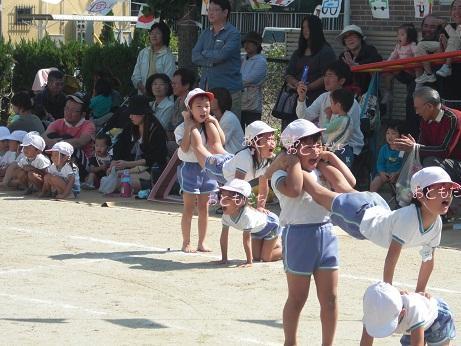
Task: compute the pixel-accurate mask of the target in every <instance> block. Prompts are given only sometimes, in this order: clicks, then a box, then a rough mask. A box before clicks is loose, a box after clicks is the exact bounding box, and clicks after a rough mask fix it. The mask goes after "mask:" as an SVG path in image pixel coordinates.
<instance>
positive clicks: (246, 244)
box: [239, 230, 253, 267]
mask: <svg viewBox="0 0 461 346" xmlns="http://www.w3.org/2000/svg"><path fill="white" fill-rule="evenodd" d="M242 242H243V248H244V249H245V255H246V256H247V261H246V263H244V264H242V265H240V266H239V267H251V266H252V264H253V253H252V251H251V232H250V231H249V230H248V231H243V239H242Z"/></svg>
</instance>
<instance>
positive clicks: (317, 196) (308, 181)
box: [303, 172, 339, 210]
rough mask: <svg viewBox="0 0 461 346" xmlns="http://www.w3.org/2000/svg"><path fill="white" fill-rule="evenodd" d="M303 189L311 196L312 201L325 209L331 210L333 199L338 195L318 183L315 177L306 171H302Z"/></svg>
mask: <svg viewBox="0 0 461 346" xmlns="http://www.w3.org/2000/svg"><path fill="white" fill-rule="evenodd" d="M303 190H304V191H306V192H307V193H308V194H309V195H311V196H312V198H313V199H314V201H316V202H317V203H318V204H320V205H321V206H323V207H324V208H325V209H327V210H331V203H332V202H333V199H334V198H335V197H336V196H338V195H339V193H337V192H333V191H330V190H328V189H327V188H325V187H323V186H322V185H320V184H318V183H317V182H316V181H315V178H314V177H313V176H312V175H310V174H309V173H308V172H303Z"/></svg>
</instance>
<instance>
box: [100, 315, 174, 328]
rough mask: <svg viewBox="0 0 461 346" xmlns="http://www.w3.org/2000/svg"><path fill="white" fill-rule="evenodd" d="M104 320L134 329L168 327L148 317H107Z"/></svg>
mask: <svg viewBox="0 0 461 346" xmlns="http://www.w3.org/2000/svg"><path fill="white" fill-rule="evenodd" d="M104 321H107V322H110V323H113V324H116V325H119V326H122V327H127V328H133V329H163V328H168V327H167V326H164V325H163V324H160V323H157V322H154V321H151V320H148V319H146V318H122V319H106V320H104Z"/></svg>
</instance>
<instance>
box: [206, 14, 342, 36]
mask: <svg viewBox="0 0 461 346" xmlns="http://www.w3.org/2000/svg"><path fill="white" fill-rule="evenodd" d="M308 14H309V13H300V12H293V13H284V12H233V13H231V15H230V19H229V21H230V22H231V23H232V24H234V25H235V27H236V28H237V29H239V31H240V32H241V33H247V32H249V31H256V32H259V33H262V32H263V30H264V28H265V27H266V26H272V27H279V28H300V27H301V23H302V20H303V18H304V17H305V16H306V15H308ZM201 22H202V27H203V28H207V27H208V26H209V25H210V23H209V21H208V17H207V16H202V20H201ZM322 22H323V30H324V31H334V30H342V28H343V15H342V14H340V15H339V17H338V18H324V19H322Z"/></svg>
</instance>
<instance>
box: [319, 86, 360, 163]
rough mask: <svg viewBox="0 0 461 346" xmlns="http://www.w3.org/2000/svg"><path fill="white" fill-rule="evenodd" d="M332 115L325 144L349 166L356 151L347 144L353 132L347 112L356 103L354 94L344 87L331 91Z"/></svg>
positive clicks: (325, 136) (326, 131)
mask: <svg viewBox="0 0 461 346" xmlns="http://www.w3.org/2000/svg"><path fill="white" fill-rule="evenodd" d="M330 99H331V106H330V108H331V113H332V116H331V118H330V119H329V122H328V123H327V124H326V129H325V132H324V136H323V137H324V140H325V145H326V147H327V148H329V149H330V150H331V151H334V153H335V154H336V155H337V156H338V157H339V158H340V159H341V160H342V161H343V162H344V163H345V164H346V165H347V166H348V167H350V166H351V165H352V161H353V159H354V152H353V150H352V147H351V146H350V145H347V146H346V145H345V143H346V142H348V140H349V137H350V136H351V134H352V123H351V118H350V117H349V115H348V114H347V112H349V110H350V109H351V108H352V105H353V104H354V95H353V94H352V93H351V92H350V91H348V90H346V89H343V88H340V89H336V90H333V91H332V92H331V93H330Z"/></svg>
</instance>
